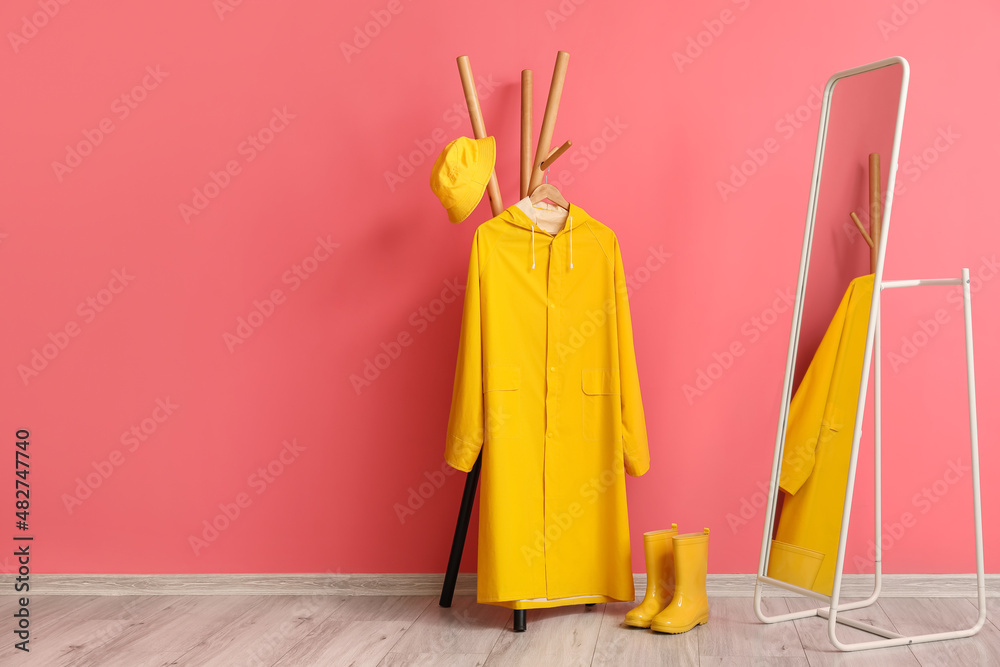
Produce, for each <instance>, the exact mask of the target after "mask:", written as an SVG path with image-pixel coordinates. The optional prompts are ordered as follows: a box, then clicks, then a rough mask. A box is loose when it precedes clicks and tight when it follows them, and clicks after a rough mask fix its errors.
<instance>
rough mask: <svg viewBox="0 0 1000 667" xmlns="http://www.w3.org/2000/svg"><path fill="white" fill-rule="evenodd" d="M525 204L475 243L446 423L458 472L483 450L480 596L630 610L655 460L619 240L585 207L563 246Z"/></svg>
mask: <svg viewBox="0 0 1000 667" xmlns="http://www.w3.org/2000/svg"><path fill="white" fill-rule="evenodd" d="M524 201H525V200H522V202H521V203H519V204H518V205H515V206H511V207H510V208H508V209H507V210H505V211H504V212H502V213H501V214H500V215H498V216H497V217H495V218H493V219H491V220H488V221H487V222H485V223H483V224H482V225H480V226H479V228H478V229H477V230H476V235H475V239H474V241H473V244H472V257H471V259H470V261H469V277H468V284H467V288H466V292H465V307H464V308H465V310H464V314H463V319H462V332H461V339H460V342H459V352H458V364H457V368H456V371H455V387H454V394H453V397H452V406H451V415H450V418H449V423H448V438H447V445H446V449H445V458H446V460H447V461H448V463H449V464H451V465H452V466H454V467H455V468H457V469H459V470H463V471H466V472H467V471H469V470H470V469H471V468H472V466H473V464H474V463H475V462H476V458H477V457H478V455H479V453H480V449H482V452H483V467H482V478H481V480H482V481H481V488H480V510H479V563H478V591H477V592H478V596H477V597H478V600H479V602H485V603H490V604H497V605H502V606H507V607H511V608H514V609H528V608H537V607H551V606H556V605H563V604H581V603H588V602H611V601H619V600H632V599H634V596H635V590H634V588H633V584H632V568H631V554H630V546H629V529H628V514H627V509H626V504H625V473H626V472H627V473H628V474H630V475H634V476H638V475H642V474H644V473H645V472H646V471H647V470H648V468H649V448H648V444H647V441H646V426H645V417H644V415H643V409H642V399H641V397H640V394H639V377H638V373H637V370H636V361H635V353H634V350H633V347H632V325H631V319H630V316H629V307H628V298H627V295H626V291H625V275H624V271H623V267H622V258H621V252H620V250H619V247H618V239H617V238H616V237H615V234H614V232H612V231H611V230H610V229H608V228H607V227H605V226H604V225H603V224H601V223H600V222H598V221H597V220H594V219H593V218H591V217H590V216H589V215H587V213H586V212H584V211H583V209H581V208H579V207H578V206H575V205H571V206H570V210H569V218H568V220H567V222H566V225H565V227H563V229H562V230H560V231H559V232H558V233H556V234H555V235H554V236H553V235H552V234H549V233H548V232H546V231H543V230H542V229H541V228H540V227H538V226H537V225H536V224H534V221H533V219H532V217H533V213H532V211H531V208H530V206H528V207H527V208H525V207H524V206H523V205H524ZM532 264H534V268H532Z"/></svg>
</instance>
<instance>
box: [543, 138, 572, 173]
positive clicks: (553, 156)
mask: <svg viewBox="0 0 1000 667" xmlns="http://www.w3.org/2000/svg"><path fill="white" fill-rule="evenodd" d="M572 145H573V142H572V141H567V142H566V143H564V144H563V145H562V146H560V147H559V148H557V149H555V150H554V151H552V154H551V155H549V156H548V157H547V158H545V161H544V162H542V164H540V165H538V168H539V169H541V170H542V171H545V170H546V169H548V168H549V167H551V166H552V163H553V162H555V161H556V160H558V159H559V156H560V155H562V154H563V153H565V152H566V151H568V150H569V148H570V146H572Z"/></svg>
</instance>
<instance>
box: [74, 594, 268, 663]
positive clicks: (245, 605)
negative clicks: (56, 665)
mask: <svg viewBox="0 0 1000 667" xmlns="http://www.w3.org/2000/svg"><path fill="white" fill-rule="evenodd" d="M158 597H159V599H153V600H151V601H150V605H159V608H155V609H154V610H153V611H152V613H149V614H147V615H143V616H137V617H136V618H134V619H130V620H129V622H128V625H127V626H126V627H125V628H124V629H123V630H122V631H121V632H120V633H118V634H116V635H115V636H114V637H112V638H111V639H110V640H109V641H107V642H105V643H104V644H102V645H101V646H99V647H98V648H95V649H94V650H93V651H88V652H87V653H85V654H83V655H82V656H80V657H79V658H77V659H75V660H70V661H68V662H66V663H64V667H79V666H81V665H89V664H111V661H112V659H117V658H118V657H119V656H121V655H123V654H141V655H147V654H153V653H164V654H175V653H179V654H183V653H184V652H185V651H186V650H187V649H188V648H190V647H191V646H193V645H196V644H197V643H198V642H199V641H201V640H202V639H203V638H205V637H207V636H209V635H211V634H214V633H215V632H217V631H218V630H219V629H221V628H223V627H225V626H227V625H229V624H230V623H232V622H233V621H234V620H236V619H237V618H239V617H240V616H241V615H242V614H243V613H245V612H246V611H247V610H248V609H250V608H252V607H254V606H258V605H261V604H262V603H263V601H262V598H261V597H260V596H240V595H225V596H218V597H216V596H158ZM94 661H96V662H94Z"/></svg>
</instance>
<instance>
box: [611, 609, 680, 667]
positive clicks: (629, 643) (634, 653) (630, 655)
mask: <svg viewBox="0 0 1000 667" xmlns="http://www.w3.org/2000/svg"><path fill="white" fill-rule="evenodd" d="M636 604H638V603H636V602H615V603H612V604H608V605H606V606H605V609H604V619H603V620H602V622H601V629H600V634H599V635H598V638H597V648H596V650H595V651H594V659H593V663H592V664H594V665H650V666H652V665H664V666H672V665H678V666H682V667H686V666H687V665H697V664H698V633H699V631H700V628H696V629H694V630H692V631H690V632H685V633H682V634H679V635H668V634H664V633H661V632H653V631H652V630H644V629H642V628H633V627H630V626H627V625H625V614H626V613H627V612H628V611H629V610H630V609H632V608H633V607H635V606H636Z"/></svg>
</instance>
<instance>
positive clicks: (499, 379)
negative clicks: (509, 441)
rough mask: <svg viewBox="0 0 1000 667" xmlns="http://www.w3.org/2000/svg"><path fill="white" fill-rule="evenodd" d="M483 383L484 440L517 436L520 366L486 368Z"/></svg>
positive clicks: (519, 409) (519, 433) (519, 407)
mask: <svg viewBox="0 0 1000 667" xmlns="http://www.w3.org/2000/svg"><path fill="white" fill-rule="evenodd" d="M483 380H484V382H483V403H484V407H485V409H486V437H487V439H493V438H517V437H520V435H521V423H520V421H521V420H520V412H521V367H520V366H487V367H486V373H485V374H484V377H483Z"/></svg>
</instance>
